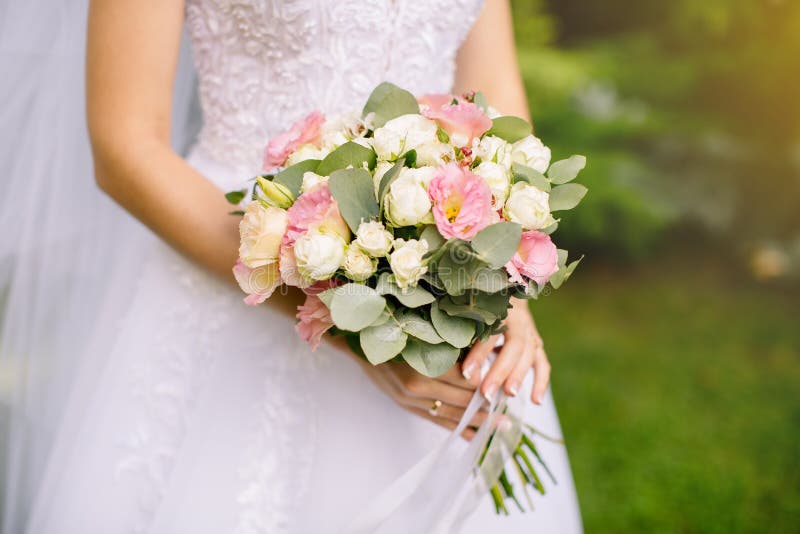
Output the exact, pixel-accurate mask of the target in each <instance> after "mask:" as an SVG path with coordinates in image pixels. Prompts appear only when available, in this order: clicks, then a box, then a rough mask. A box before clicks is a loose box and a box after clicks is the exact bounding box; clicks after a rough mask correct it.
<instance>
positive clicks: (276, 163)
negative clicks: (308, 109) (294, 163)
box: [264, 111, 325, 172]
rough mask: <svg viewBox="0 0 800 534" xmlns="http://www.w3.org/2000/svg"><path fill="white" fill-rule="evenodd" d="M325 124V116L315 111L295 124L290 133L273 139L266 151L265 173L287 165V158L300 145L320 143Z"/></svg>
mask: <svg viewBox="0 0 800 534" xmlns="http://www.w3.org/2000/svg"><path fill="white" fill-rule="evenodd" d="M324 122H325V116H324V115H323V114H322V113H321V112H319V111H314V112H312V113H309V114H308V115H306V116H305V117H304V118H303V119H301V120H299V121H297V122H296V123H294V124H293V125H292V127H291V128H289V131H287V132H284V133H282V134H280V135H278V136H277V137H274V138H273V139H271V140H270V142H269V144H267V147H266V148H265V149H264V171H265V172H269V171H271V170H273V169H275V167H280V166H281V165H283V164H284V163H286V158H288V157H289V155H290V154H291V153H292V152H294V151H295V150H297V148H298V147H299V146H300V145H304V144H306V143H314V144H317V143H319V140H320V133H321V129H322V123H324Z"/></svg>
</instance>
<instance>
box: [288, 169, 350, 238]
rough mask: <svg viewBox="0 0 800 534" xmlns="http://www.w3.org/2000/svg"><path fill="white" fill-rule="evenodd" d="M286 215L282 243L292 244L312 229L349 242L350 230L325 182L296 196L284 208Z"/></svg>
mask: <svg viewBox="0 0 800 534" xmlns="http://www.w3.org/2000/svg"><path fill="white" fill-rule="evenodd" d="M286 215H287V218H288V226H287V228H286V233H285V234H284V236H283V244H284V245H289V246H291V245H294V242H295V241H297V239H298V238H299V237H300V236H302V235H303V234H305V233H306V232H308V231H309V230H314V229H316V230H324V231H329V232H333V233H335V234H337V235H339V236H341V238H342V239H344V240H345V242H347V243H349V242H350V230H349V228H348V227H347V223H346V222H344V219H343V218H342V214H341V213H340V212H339V206H338V205H337V204H336V201H335V200H334V199H333V196H332V195H331V190H330V189H329V188H328V184H327V183H320V184H318V185H317V186H315V187H314V188H313V189H311V190H310V191H306V192H305V193H303V194H302V195H300V196H299V197H297V200H295V201H294V204H292V206H291V207H290V208H289V209H288V210H286Z"/></svg>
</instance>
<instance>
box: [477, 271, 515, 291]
mask: <svg viewBox="0 0 800 534" xmlns="http://www.w3.org/2000/svg"><path fill="white" fill-rule="evenodd" d="M509 285H512V284H509V282H508V274H506V272H505V269H487V268H482V269H478V271H476V272H475V274H474V276H473V279H472V282H471V283H470V286H469V287H470V289H477V290H478V291H483V292H485V293H497V292H498V291H502V290H504V289H506V288H507V287H508V286H509Z"/></svg>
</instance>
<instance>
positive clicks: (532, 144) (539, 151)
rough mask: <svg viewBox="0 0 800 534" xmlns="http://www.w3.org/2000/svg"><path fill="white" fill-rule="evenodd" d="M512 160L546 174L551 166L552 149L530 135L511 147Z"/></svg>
mask: <svg viewBox="0 0 800 534" xmlns="http://www.w3.org/2000/svg"><path fill="white" fill-rule="evenodd" d="M511 159H512V160H513V161H516V162H517V163H522V164H523V165H527V166H528V167H530V168H532V169H536V170H537V171H539V172H541V173H544V172H545V171H547V168H548V167H549V166H550V149H549V148H547V147H546V146H544V143H542V142H541V141H540V140H539V138H538V137H536V136H534V135H529V136H527V137H523V138H522V139H520V140H519V141H517V142H516V143H514V144H513V145H511Z"/></svg>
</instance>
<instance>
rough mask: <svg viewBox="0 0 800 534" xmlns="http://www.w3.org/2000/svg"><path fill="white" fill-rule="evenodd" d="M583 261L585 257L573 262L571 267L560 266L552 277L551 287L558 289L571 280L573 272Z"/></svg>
mask: <svg viewBox="0 0 800 534" xmlns="http://www.w3.org/2000/svg"><path fill="white" fill-rule="evenodd" d="M582 259H583V256H581V257H580V258H578V259H577V260H575V261H573V262H572V263H570V264H569V265H563V266H562V265H559V267H558V270H557V271H556V272H554V273H553V275H552V276H551V277H550V285H551V286H553V289H558V288H559V287H561V286H562V284H563V283H564V282H566V281H567V280H568V279H569V277H570V276H571V275H572V273H573V271H575V267H577V266H578V264H579V263H580V262H581V260H582Z"/></svg>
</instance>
